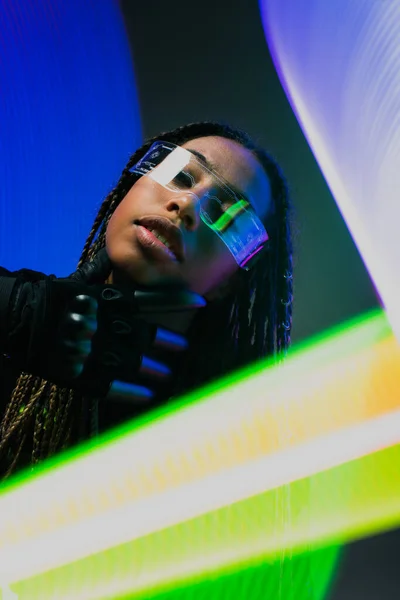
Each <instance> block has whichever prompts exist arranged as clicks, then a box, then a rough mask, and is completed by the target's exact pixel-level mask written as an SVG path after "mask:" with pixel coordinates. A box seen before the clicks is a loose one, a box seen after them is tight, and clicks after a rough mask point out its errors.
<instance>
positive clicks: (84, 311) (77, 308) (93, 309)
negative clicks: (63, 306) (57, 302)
mask: <svg viewBox="0 0 400 600" xmlns="http://www.w3.org/2000/svg"><path fill="white" fill-rule="evenodd" d="M97 308H98V302H97V300H96V299H95V298H92V297H91V296H87V295H86V294H80V295H79V296H75V298H74V299H73V300H72V302H71V305H70V311H71V312H77V313H79V314H81V315H86V316H88V317H91V318H92V319H95V318H96V315H97Z"/></svg>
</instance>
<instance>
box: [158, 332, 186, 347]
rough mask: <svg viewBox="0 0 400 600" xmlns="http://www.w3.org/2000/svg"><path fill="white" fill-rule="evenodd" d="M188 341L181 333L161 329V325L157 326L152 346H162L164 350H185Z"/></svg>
mask: <svg viewBox="0 0 400 600" xmlns="http://www.w3.org/2000/svg"><path fill="white" fill-rule="evenodd" d="M188 345H189V344H188V342H187V340H186V338H184V337H183V335H179V334H178V333H174V332H173V331H169V330H168V329H163V328H162V327H158V328H157V333H156V337H155V340H154V346H155V347H156V348H162V349H165V350H175V351H179V350H186V348H187V347H188Z"/></svg>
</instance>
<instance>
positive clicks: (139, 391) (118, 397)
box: [107, 381, 154, 404]
mask: <svg viewBox="0 0 400 600" xmlns="http://www.w3.org/2000/svg"><path fill="white" fill-rule="evenodd" d="M153 396H154V393H153V392H152V390H150V389H149V388H146V387H144V386H142V385H136V384H134V383H125V382H124V381H113V382H112V384H111V386H110V390H109V392H108V394H107V399H109V400H112V401H117V402H124V403H129V404H137V403H140V404H142V403H145V402H149V401H150V400H151V399H152V398H153Z"/></svg>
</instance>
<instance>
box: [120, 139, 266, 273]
mask: <svg viewBox="0 0 400 600" xmlns="http://www.w3.org/2000/svg"><path fill="white" fill-rule="evenodd" d="M130 171H131V172H132V173H136V174H138V175H145V176H148V177H150V178H151V179H152V180H153V181H155V182H157V183H159V184H160V185H162V186H163V187H164V188H166V189H168V190H170V191H172V192H174V193H182V192H186V193H190V194H191V195H193V196H195V197H196V198H197V200H198V202H199V205H200V216H201V219H202V221H203V222H204V223H205V224H206V225H207V226H208V227H210V229H212V231H214V232H215V233H216V234H217V235H218V237H219V238H220V239H221V240H222V241H223V242H224V244H225V245H226V246H227V248H228V249H229V251H230V252H231V253H232V255H233V257H234V259H235V261H236V262H237V264H238V265H239V266H240V267H242V268H245V269H249V268H250V267H251V266H252V265H253V263H254V257H255V256H256V255H258V254H259V252H260V251H261V250H263V248H264V247H265V244H266V242H267V240H268V234H267V232H266V230H265V227H264V225H263V224H262V222H261V221H260V219H259V218H258V216H257V215H256V213H255V212H254V210H253V208H252V207H251V205H250V204H249V202H248V201H247V200H245V199H244V198H239V197H238V196H237V194H235V192H234V191H233V190H231V188H230V187H229V185H228V184H227V183H226V182H225V181H224V180H223V179H222V177H220V176H219V175H217V174H216V173H215V172H214V171H211V170H210V169H208V168H207V167H206V166H205V165H204V164H203V163H202V162H201V161H200V160H199V159H198V158H197V157H196V156H195V155H194V154H193V153H192V152H190V151H189V150H186V149H185V148H181V147H180V146H176V145H175V144H171V143H169V142H155V143H154V144H153V145H152V146H151V148H150V149H149V150H148V152H147V153H146V154H145V155H144V156H143V158H142V159H141V160H140V161H139V162H138V163H137V164H136V165H134V166H133V167H132V168H131V169H130ZM205 183H206V184H207V185H206V186H205Z"/></svg>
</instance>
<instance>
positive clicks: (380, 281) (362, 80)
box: [260, 0, 400, 336]
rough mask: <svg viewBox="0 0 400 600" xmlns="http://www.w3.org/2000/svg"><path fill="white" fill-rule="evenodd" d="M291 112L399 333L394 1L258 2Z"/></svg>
mask: <svg viewBox="0 0 400 600" xmlns="http://www.w3.org/2000/svg"><path fill="white" fill-rule="evenodd" d="M260 10H261V15H262V19H263V23H264V30H265V33H266V39H267V43H268V45H269V48H270V51H271V55H272V58H273V60H274V63H275V66H276V69H277V72H278V75H279V77H280V79H281V82H282V85H283V87H284V89H285V91H286V94H287V96H288V98H289V101H290V102H291V105H292V108H293V111H294V112H295V114H296V116H297V118H298V121H299V123H300V125H301V127H302V129H303V132H304V134H305V136H306V138H307V139H308V142H309V144H310V146H311V149H312V151H313V153H314V156H315V158H316V160H317V161H318V163H319V165H320V167H321V170H322V172H323V174H324V176H325V178H326V181H327V183H328V185H329V186H330V189H331V191H332V194H333V196H334V198H335V200H336V202H337V204H338V206H339V208H340V210H341V212H342V214H343V216H344V218H345V220H346V222H347V225H348V227H349V229H350V231H351V233H352V235H353V238H354V240H355V242H356V244H357V245H358V247H359V250H360V252H361V254H362V256H363V258H364V260H365V263H366V266H367V268H368V269H369V271H370V273H371V276H372V278H373V279H374V281H375V283H376V286H377V288H378V290H379V293H380V295H381V297H382V300H383V302H384V304H385V307H386V309H387V311H388V317H389V320H390V322H391V323H392V326H393V328H394V331H395V333H396V335H397V336H399V335H400V311H399V306H400V269H399V264H400V243H399V222H400V202H399V190H400V168H399V165H400V2H399V1H398V0H383V1H379V0H378V1H377V0H360V1H358V0H355V1H353V2H352V1H349V0H334V1H325V0H285V2H282V1H281V0H260Z"/></svg>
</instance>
